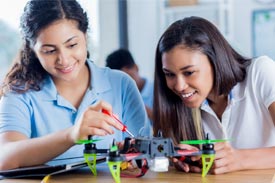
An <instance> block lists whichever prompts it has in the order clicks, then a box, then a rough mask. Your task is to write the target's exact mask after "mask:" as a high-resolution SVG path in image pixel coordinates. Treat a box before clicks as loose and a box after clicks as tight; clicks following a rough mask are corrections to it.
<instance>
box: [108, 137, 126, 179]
mask: <svg viewBox="0 0 275 183" xmlns="http://www.w3.org/2000/svg"><path fill="white" fill-rule="evenodd" d="M107 160H108V166H109V169H110V172H111V174H112V176H113V178H114V180H115V182H116V183H120V166H121V163H122V160H123V158H122V157H121V156H120V153H119V150H118V147H117V146H116V145H115V141H113V145H112V147H111V148H110V151H109V157H108V158H107Z"/></svg>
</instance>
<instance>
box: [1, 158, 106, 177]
mask: <svg viewBox="0 0 275 183" xmlns="http://www.w3.org/2000/svg"><path fill="white" fill-rule="evenodd" d="M64 161H65V160H64V159H63V160H54V161H50V162H49V163H47V164H45V165H39V166H32V167H23V168H16V169H11V170H4V171H0V180H1V179H6V178H26V177H44V176H46V175H49V174H51V175H54V174H59V173H63V172H68V171H72V170H76V169H80V168H84V167H87V166H88V164H87V163H86V162H85V161H84V159H83V158H76V159H71V161H70V163H66V164H65V163H63V162H64ZM105 161H106V157H98V158H97V160H96V162H97V164H99V163H103V162H105Z"/></svg>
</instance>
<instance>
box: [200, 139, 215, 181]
mask: <svg viewBox="0 0 275 183" xmlns="http://www.w3.org/2000/svg"><path fill="white" fill-rule="evenodd" d="M201 158H202V165H203V166H202V177H205V176H206V175H207V173H208V171H209V170H210V168H211V166H212V164H213V162H214V158H215V150H214V144H212V143H209V144H203V146H202V157H201Z"/></svg>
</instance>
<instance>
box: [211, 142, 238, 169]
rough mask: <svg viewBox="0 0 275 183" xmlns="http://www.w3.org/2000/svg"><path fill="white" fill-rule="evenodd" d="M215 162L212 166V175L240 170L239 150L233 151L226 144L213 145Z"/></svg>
mask: <svg viewBox="0 0 275 183" xmlns="http://www.w3.org/2000/svg"><path fill="white" fill-rule="evenodd" d="M215 151H216V156H215V161H214V163H213V166H212V173H213V174H222V173H226V172H233V171H236V170H241V169H242V160H243V158H242V156H241V150H237V149H234V148H233V147H232V146H231V145H230V144H229V143H228V142H220V143H216V144H215Z"/></svg>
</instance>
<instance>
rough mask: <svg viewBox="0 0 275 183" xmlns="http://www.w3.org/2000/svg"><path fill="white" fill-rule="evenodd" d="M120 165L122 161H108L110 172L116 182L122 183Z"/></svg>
mask: <svg viewBox="0 0 275 183" xmlns="http://www.w3.org/2000/svg"><path fill="white" fill-rule="evenodd" d="M120 165H121V161H117V162H114V161H108V166H109V169H110V172H111V174H112V176H113V178H114V180H115V182H116V183H120Z"/></svg>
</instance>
